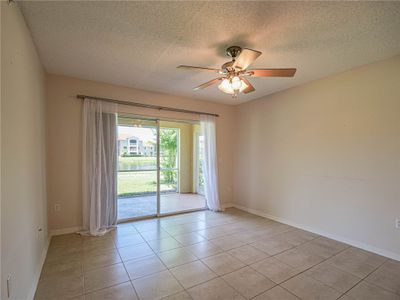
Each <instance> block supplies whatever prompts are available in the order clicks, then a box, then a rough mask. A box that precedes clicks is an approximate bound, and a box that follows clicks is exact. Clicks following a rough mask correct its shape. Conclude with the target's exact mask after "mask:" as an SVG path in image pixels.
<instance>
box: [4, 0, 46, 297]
mask: <svg viewBox="0 0 400 300" xmlns="http://www.w3.org/2000/svg"><path fill="white" fill-rule="evenodd" d="M1 23H2V26H1V28H2V32H1V34H2V37H1V47H2V49H1V63H2V64H1V80H2V82H1V85H2V87H3V88H2V90H1V93H2V94H1V100H2V102H1V122H2V123H1V145H2V148H1V180H2V189H1V199H2V201H1V245H2V252H1V262H2V265H1V274H2V290H1V299H6V279H7V275H8V274H10V275H11V276H12V279H11V280H12V281H11V285H12V290H11V293H12V294H11V296H12V297H11V299H18V300H21V299H29V298H32V297H33V293H34V291H35V285H36V282H37V280H38V275H39V274H40V268H41V263H42V259H43V258H44V256H43V254H44V253H45V252H44V251H45V249H46V246H47V226H46V219H47V216H46V215H47V213H46V188H45V142H44V139H45V129H44V125H45V123H44V119H45V113H44V109H45V106H44V105H45V101H44V100H45V95H44V94H45V93H44V79H45V78H44V73H43V70H42V67H41V65H40V62H39V59H38V56H37V53H36V50H35V47H34V44H33V42H32V39H31V37H30V33H29V31H28V29H27V27H26V25H25V22H24V19H23V17H22V15H21V13H20V11H19V10H18V8H17V6H16V4H11V5H7V2H5V1H2V2H1ZM39 228H42V229H43V231H42V232H39V231H38V229H39Z"/></svg>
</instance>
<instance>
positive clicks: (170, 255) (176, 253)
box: [157, 248, 197, 268]
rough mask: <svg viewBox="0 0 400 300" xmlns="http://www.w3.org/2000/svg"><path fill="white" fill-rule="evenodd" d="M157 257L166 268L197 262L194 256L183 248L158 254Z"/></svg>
mask: <svg viewBox="0 0 400 300" xmlns="http://www.w3.org/2000/svg"><path fill="white" fill-rule="evenodd" d="M157 255H158V257H159V258H160V259H161V260H162V262H163V263H164V264H165V265H166V266H167V268H173V267H176V266H179V265H183V264H186V263H189V262H191V261H195V260H197V257H196V256H194V255H193V254H192V253H190V252H189V251H188V250H185V249H183V248H178V249H173V250H168V251H164V252H160V253H158V254H157Z"/></svg>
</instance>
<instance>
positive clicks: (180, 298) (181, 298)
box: [162, 291, 192, 300]
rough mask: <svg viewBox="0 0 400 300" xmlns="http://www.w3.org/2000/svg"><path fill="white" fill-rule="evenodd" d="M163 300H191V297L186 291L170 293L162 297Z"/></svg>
mask: <svg viewBox="0 0 400 300" xmlns="http://www.w3.org/2000/svg"><path fill="white" fill-rule="evenodd" d="M162 299H163V300H192V297H190V295H189V294H188V292H185V291H184V292H179V293H177V294H174V295H170V296H167V297H164V298H162Z"/></svg>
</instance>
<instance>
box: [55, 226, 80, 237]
mask: <svg viewBox="0 0 400 300" xmlns="http://www.w3.org/2000/svg"><path fill="white" fill-rule="evenodd" d="M81 229H82V227H80V226H74V227H68V228H60V229H52V230H50V237H52V236H56V235H62V234H68V233H75V232H78V231H80V230H81Z"/></svg>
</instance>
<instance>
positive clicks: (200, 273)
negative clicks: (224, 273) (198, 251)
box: [170, 261, 217, 289]
mask: <svg viewBox="0 0 400 300" xmlns="http://www.w3.org/2000/svg"><path fill="white" fill-rule="evenodd" d="M170 271H171V273H172V274H173V275H174V276H175V278H176V279H178V281H179V282H180V283H181V284H182V286H183V287H184V288H185V289H188V288H190V287H192V286H194V285H197V284H200V283H203V282H205V281H208V280H211V279H213V278H215V277H217V275H216V274H215V273H214V272H213V271H211V270H210V269H209V268H208V267H207V266H206V265H204V264H203V263H202V262H201V261H194V262H191V263H188V264H185V265H181V266H179V267H175V268H172V269H171V270H170Z"/></svg>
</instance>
